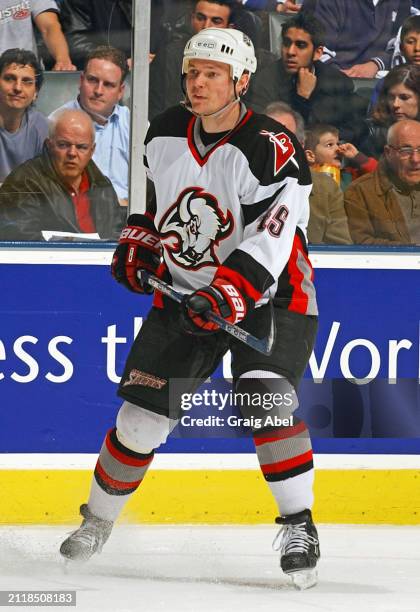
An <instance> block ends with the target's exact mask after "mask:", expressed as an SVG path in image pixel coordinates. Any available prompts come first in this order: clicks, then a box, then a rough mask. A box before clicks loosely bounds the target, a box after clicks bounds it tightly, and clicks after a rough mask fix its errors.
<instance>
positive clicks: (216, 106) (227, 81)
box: [186, 60, 234, 115]
mask: <svg viewBox="0 0 420 612" xmlns="http://www.w3.org/2000/svg"><path fill="white" fill-rule="evenodd" d="M186 87H187V95H188V99H189V100H190V102H191V107H192V109H193V111H194V112H195V113H198V114H199V115H209V114H211V113H215V112H217V111H218V110H220V109H221V108H223V107H224V106H225V105H226V104H229V102H231V101H232V100H233V99H234V90H233V82H232V79H231V76H230V67H229V66H228V65H227V64H222V63H221V62H213V61H209V60H191V61H190V63H189V66H188V72H187V78H186Z"/></svg>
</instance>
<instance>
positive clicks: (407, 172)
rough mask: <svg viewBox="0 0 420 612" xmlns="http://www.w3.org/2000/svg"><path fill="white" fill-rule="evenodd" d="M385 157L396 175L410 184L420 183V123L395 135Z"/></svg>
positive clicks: (387, 147) (386, 148)
mask: <svg viewBox="0 0 420 612" xmlns="http://www.w3.org/2000/svg"><path fill="white" fill-rule="evenodd" d="M385 157H386V159H387V162H388V164H389V165H390V166H391V168H392V170H393V171H394V173H395V174H396V176H397V177H398V178H399V179H400V180H401V181H402V182H403V183H407V184H408V185H419V184H420V123H417V122H416V123H414V122H413V125H410V126H409V128H408V129H404V130H403V131H401V132H400V133H398V134H396V135H394V137H393V139H392V141H391V142H390V144H389V145H386V146H385Z"/></svg>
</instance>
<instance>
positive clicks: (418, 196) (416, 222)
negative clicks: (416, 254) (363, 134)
mask: <svg viewBox="0 0 420 612" xmlns="http://www.w3.org/2000/svg"><path fill="white" fill-rule="evenodd" d="M344 204H345V207H346V211H347V216H348V219H349V228H350V234H351V236H352V238H353V240H354V242H355V243H356V244H378V245H386V244H388V245H401V244H420V122H418V121H414V120H412V119H403V120H401V121H398V122H396V123H394V124H393V125H391V127H390V128H389V130H388V135H387V145H386V146H385V152H384V157H383V158H382V159H381V161H380V163H379V166H378V168H377V169H376V170H375V172H372V173H370V174H366V175H365V176H362V177H361V178H359V179H358V180H357V181H354V182H353V183H352V184H351V185H350V187H349V188H348V189H347V191H346V193H345V194H344Z"/></svg>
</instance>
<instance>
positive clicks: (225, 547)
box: [0, 525, 420, 612]
mask: <svg viewBox="0 0 420 612" xmlns="http://www.w3.org/2000/svg"><path fill="white" fill-rule="evenodd" d="M72 529H74V527H73V528H72V527H68V528H67V527H65V526H64V527H34V526H25V527H21V526H20V527H0V538H1V544H0V574H1V575H0V589H1V590H58V589H65V590H71V589H73V590H76V591H77V607H76V608H58V607H48V608H45V609H46V610H63V609H67V610H76V612H82V611H83V612H95V611H96V610H100V611H101V612H104V611H108V610H112V611H115V612H134V611H136V612H137V611H139V612H155V611H158V610H164V611H165V612H181V611H182V612H190V611H191V612H209V611H212V612H224V611H226V612H227V611H229V612H231V611H233V612H237V611H238V612H248V611H251V610H252V611H256V612H277V611H282V612H324V611H328V612H365V611H366V612H376V611H378V612H379V611H380V612H419V611H420V527H383V526H380V527H372V526H335V525H334V526H330V525H321V526H319V535H320V544H321V554H322V559H321V562H320V564H319V583H318V585H317V586H316V587H314V588H312V589H309V590H307V591H303V592H299V591H296V590H295V589H294V588H293V587H292V586H291V583H290V580H289V579H288V578H287V577H286V576H284V575H283V574H282V573H281V570H280V568H279V567H278V553H275V552H273V551H272V550H271V542H272V540H273V538H274V535H275V533H276V527H275V526H243V525H241V526H238V527H232V526H216V527H215V526H203V527H199V526H188V525H184V526H172V525H171V526H149V525H143V526H126V525H117V526H116V527H115V528H114V531H113V533H112V534H111V537H110V539H109V541H108V543H107V544H106V545H105V548H104V550H103V552H102V554H101V555H100V556H97V557H94V558H93V559H92V560H91V561H90V562H88V563H87V564H84V565H83V566H80V565H79V566H76V567H71V568H69V569H68V571H67V573H65V572H64V562H63V561H62V560H61V558H60V556H59V554H58V548H59V545H60V543H61V541H62V540H63V539H64V538H65V537H66V535H67V533H69V532H70V531H72ZM19 609H21V610H35V609H38V610H39V609H40V608H29V607H19Z"/></svg>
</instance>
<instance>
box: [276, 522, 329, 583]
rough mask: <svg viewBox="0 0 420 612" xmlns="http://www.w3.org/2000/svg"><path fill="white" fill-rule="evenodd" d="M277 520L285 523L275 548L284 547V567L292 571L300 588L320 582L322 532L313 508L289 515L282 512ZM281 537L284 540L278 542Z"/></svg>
mask: <svg viewBox="0 0 420 612" xmlns="http://www.w3.org/2000/svg"><path fill="white" fill-rule="evenodd" d="M276 523H277V524H278V525H282V528H281V529H280V531H279V533H278V534H277V536H276V538H275V540H274V542H273V549H274V550H280V567H281V569H282V570H283V572H284V573H285V574H288V575H289V576H290V577H291V579H292V582H293V584H294V586H295V587H296V588H297V589H308V588H309V587H312V586H314V585H315V584H316V583H317V579H318V574H317V570H316V564H317V562H318V559H319V557H320V551H319V542H318V532H317V530H316V527H315V525H314V524H313V521H312V514H311V511H310V510H303V511H302V512H298V513H296V514H290V515H289V516H279V517H277V518H276ZM280 536H282V538H281V542H280V543H279V544H278V542H279V540H280Z"/></svg>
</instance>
